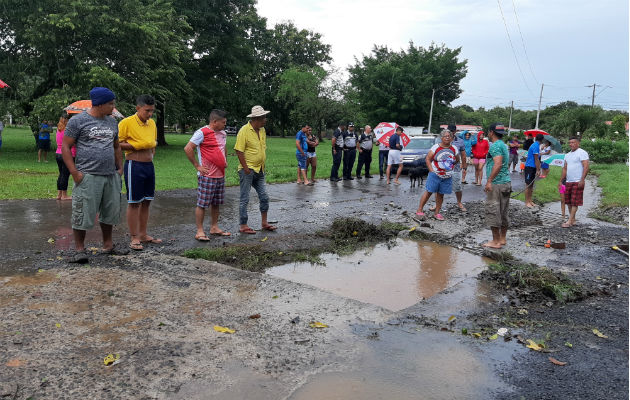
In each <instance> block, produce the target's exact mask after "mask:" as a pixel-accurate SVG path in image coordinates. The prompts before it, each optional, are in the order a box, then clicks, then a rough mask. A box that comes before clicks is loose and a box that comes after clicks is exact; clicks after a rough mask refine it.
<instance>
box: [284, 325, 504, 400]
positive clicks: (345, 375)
mask: <svg viewBox="0 0 630 400" xmlns="http://www.w3.org/2000/svg"><path fill="white" fill-rule="evenodd" d="M512 352H513V350H511V349H500V350H499V351H498V352H496V353H497V354H496V355H495V354H492V355H491V356H490V358H494V359H495V360H505V359H509V357H510V356H511V354H512ZM361 354H362V356H361V357H360V359H359V360H357V362H356V363H355V364H354V367H351V368H352V370H351V371H345V372H330V373H323V374H318V375H315V376H314V377H312V378H311V379H309V380H308V382H307V383H306V384H304V385H303V386H301V387H300V388H299V389H297V390H296V391H295V392H294V393H292V394H291V396H289V399H290V400H314V399H317V400H333V399H335V400H336V399H344V400H377V399H378V400H385V399H397V400H412V399H413V400H419V399H422V400H429V399H487V398H490V397H491V396H490V394H491V393H492V392H494V391H496V390H500V389H502V388H503V384H502V383H501V382H500V381H499V380H498V379H497V378H496V377H495V374H494V372H493V371H492V369H491V368H489V367H488V364H489V363H488V361H489V360H486V359H484V358H482V357H484V356H482V355H481V354H480V353H478V352H477V351H475V349H474V348H472V346H469V345H466V344H462V343H458V342H457V341H455V340H453V338H452V337H450V336H446V335H440V334H439V333H438V332H432V331H429V330H423V331H422V332H417V331H416V332H412V333H408V332H405V331H402V330H399V329H388V330H380V331H379V339H378V340H372V341H370V343H369V344H368V345H367V348H366V349H365V351H362V352H361Z"/></svg>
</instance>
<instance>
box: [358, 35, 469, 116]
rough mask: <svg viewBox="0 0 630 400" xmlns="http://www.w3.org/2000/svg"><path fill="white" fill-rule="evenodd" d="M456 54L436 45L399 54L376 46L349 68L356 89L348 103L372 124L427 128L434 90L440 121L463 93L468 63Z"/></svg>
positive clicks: (435, 112)
mask: <svg viewBox="0 0 630 400" xmlns="http://www.w3.org/2000/svg"><path fill="white" fill-rule="evenodd" d="M460 52H461V48H457V49H449V48H447V47H445V46H444V45H441V46H437V45H435V44H431V45H430V46H429V47H428V48H426V49H425V48H423V47H421V46H418V47H416V46H415V45H414V44H413V42H410V43H409V46H408V48H407V49H406V50H401V51H400V52H395V51H391V50H389V49H388V48H387V47H385V46H375V47H374V49H373V50H372V53H371V54H369V55H366V56H363V58H362V59H361V60H358V59H356V58H355V65H353V66H352V67H350V68H349V69H348V71H349V73H350V84H351V85H352V87H353V89H354V90H353V92H352V95H353V98H352V99H350V100H351V101H353V102H356V104H358V106H359V108H360V109H361V110H362V111H363V112H364V113H365V114H366V115H367V116H368V118H369V119H370V120H372V121H391V120H393V121H396V122H398V123H399V124H401V125H425V124H427V123H428V120H429V110H430V107H431V94H432V90H433V89H435V102H434V107H433V118H434V119H435V120H438V121H439V120H440V119H441V118H442V117H443V116H444V115H445V113H446V112H447V110H448V105H449V104H450V102H451V101H453V100H455V99H456V98H457V97H458V96H459V94H460V93H461V89H460V87H459V83H460V81H461V80H462V79H463V78H464V77H465V76H466V72H467V68H466V63H467V61H466V60H463V61H460V60H459V59H458V57H459V55H460Z"/></svg>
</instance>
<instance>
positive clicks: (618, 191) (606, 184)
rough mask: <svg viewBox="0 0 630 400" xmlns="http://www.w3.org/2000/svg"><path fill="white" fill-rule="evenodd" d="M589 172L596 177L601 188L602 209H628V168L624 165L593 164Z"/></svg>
mask: <svg viewBox="0 0 630 400" xmlns="http://www.w3.org/2000/svg"><path fill="white" fill-rule="evenodd" d="M591 172H592V173H593V174H595V175H597V177H598V178H597V185H598V186H601V188H602V200H601V204H602V206H604V207H628V166H627V165H626V164H594V165H591Z"/></svg>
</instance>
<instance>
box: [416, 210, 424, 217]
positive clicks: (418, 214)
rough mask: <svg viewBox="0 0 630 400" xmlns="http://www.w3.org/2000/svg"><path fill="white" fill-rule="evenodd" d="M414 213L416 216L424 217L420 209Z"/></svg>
mask: <svg viewBox="0 0 630 400" xmlns="http://www.w3.org/2000/svg"><path fill="white" fill-rule="evenodd" d="M416 215H417V216H418V217H424V213H423V212H422V211H420V212H417V213H416Z"/></svg>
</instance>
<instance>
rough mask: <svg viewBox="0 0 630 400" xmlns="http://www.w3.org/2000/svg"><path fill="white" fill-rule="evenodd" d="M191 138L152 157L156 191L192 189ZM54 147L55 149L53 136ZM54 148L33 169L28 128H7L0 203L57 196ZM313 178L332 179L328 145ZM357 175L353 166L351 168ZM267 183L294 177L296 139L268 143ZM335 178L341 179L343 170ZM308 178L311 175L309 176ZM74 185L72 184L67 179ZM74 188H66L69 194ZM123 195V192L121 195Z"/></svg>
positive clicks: (231, 159) (171, 138)
mask: <svg viewBox="0 0 630 400" xmlns="http://www.w3.org/2000/svg"><path fill="white" fill-rule="evenodd" d="M191 135H192V132H191V133H190V134H186V135H177V134H170V135H169V134H167V135H166V141H167V142H168V144H169V145H168V146H165V147H158V149H157V151H156V155H155V160H154V163H155V171H156V186H157V187H156V189H157V190H170V189H182V188H196V187H197V177H196V171H195V169H194V168H193V166H192V164H190V162H189V161H188V159H187V158H186V154H185V153H184V146H185V145H186V143H187V142H188V140H189V139H190V136H191ZM51 137H52V138H53V140H52V142H53V143H54V135H52V136H51ZM235 141H236V137H235V136H228V141H227V148H228V168H227V170H226V184H227V185H229V186H233V185H238V174H237V166H238V159H237V158H236V154H235V152H234V150H233V148H234V142H235ZM55 149H56V146H55V147H54V148H53V149H52V151H51V152H49V153H48V163H37V152H36V150H35V139H34V138H33V135H32V133H31V131H30V130H29V129H28V128H9V127H7V128H5V129H4V131H3V133H2V149H1V150H0V199H40V198H50V197H56V196H57V176H58V170H57V163H56V162H55V154H54V153H55ZM317 153H318V157H317V163H318V166H317V175H316V176H317V178H319V179H323V178H327V177H328V176H329V175H330V167H331V165H332V157H331V152H330V142H328V141H326V142H324V143H321V144H320V145H319V146H318V147H317ZM372 156H373V161H372V165H371V168H370V170H371V173H372V174H378V150H377V149H375V151H373V152H372ZM354 168H355V169H356V162H355V167H354ZM266 172H267V182H271V183H274V182H289V181H293V180H295V179H296V177H297V161H296V159H295V139H294V138H277V137H268V138H267V165H266ZM339 173H340V174H341V168H340V171H339ZM309 178H310V171H309ZM70 180H71V181H72V178H70ZM71 187H72V185H70V187H69V188H68V189H69V190H70V191H71ZM123 190H124V189H123Z"/></svg>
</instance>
